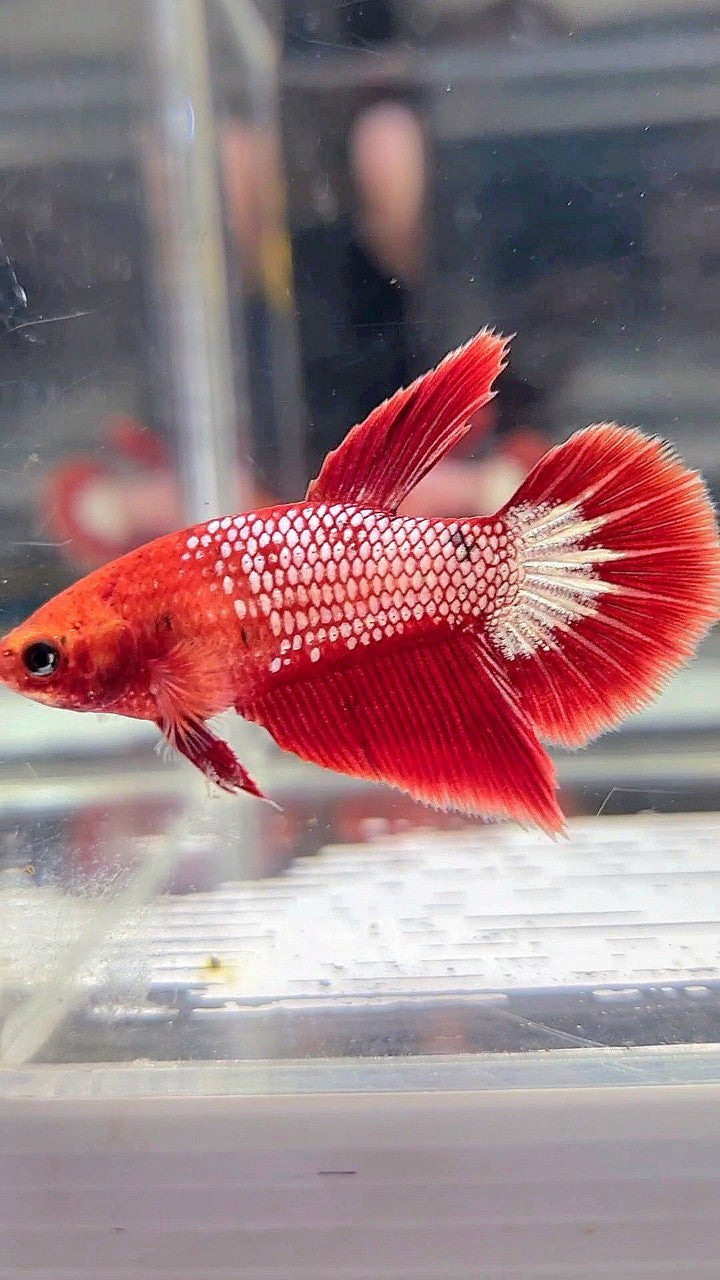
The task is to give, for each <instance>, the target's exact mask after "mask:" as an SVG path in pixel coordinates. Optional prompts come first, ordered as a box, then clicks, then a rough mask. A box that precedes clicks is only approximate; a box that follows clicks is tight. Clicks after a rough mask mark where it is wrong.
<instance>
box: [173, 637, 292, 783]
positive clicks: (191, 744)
mask: <svg viewBox="0 0 720 1280" xmlns="http://www.w3.org/2000/svg"><path fill="white" fill-rule="evenodd" d="M150 691H151V693H152V695H153V697H154V700H155V705H156V707H157V711H158V719H157V723H158V725H159V727H160V728H161V729H162V731H163V733H164V735H165V737H166V738H167V740H168V742H169V743H170V745H171V746H172V747H174V748H175V750H176V751H179V752H180V754H181V755H184V756H185V757H186V758H187V759H188V760H190V762H191V763H192V764H194V765H195V767H196V768H198V769H199V770H200V772H201V773H204V774H205V777H206V778H209V779H210V781H211V782H214V783H215V784H216V786H218V787H220V788H221V789H222V790H223V791H231V792H237V791H247V792H248V793H249V794H250V795H253V796H258V798H259V799H261V800H265V799H266V798H267V797H266V796H264V795H263V793H262V791H261V790H260V788H259V787H258V785H257V783H256V782H254V781H253V779H252V778H251V777H250V774H249V773H248V772H247V770H246V769H245V768H244V767H243V765H241V763H240V761H239V760H238V759H237V757H236V755H235V753H234V751H233V750H232V749H231V747H229V746H228V744H227V743H226V742H223V741H222V739H221V738H218V737H216V736H215V734H213V733H211V732H210V730H209V729H208V727H207V725H205V724H204V723H203V721H204V720H207V719H208V718H209V717H210V716H213V715H216V714H217V713H218V712H220V711H224V710H225V709H226V708H227V707H228V706H230V705H231V703H232V689H231V684H230V678H229V676H228V674H227V672H226V671H225V670H223V671H221V672H218V671H213V669H212V665H208V663H207V662H206V661H203V655H202V654H200V653H198V646H197V645H196V644H195V643H193V642H192V641H183V640H181V641H179V642H178V643H177V644H175V645H173V646H172V648H170V649H169V650H168V652H167V653H166V654H165V655H163V656H162V657H158V658H154V659H152V661H151V677H150Z"/></svg>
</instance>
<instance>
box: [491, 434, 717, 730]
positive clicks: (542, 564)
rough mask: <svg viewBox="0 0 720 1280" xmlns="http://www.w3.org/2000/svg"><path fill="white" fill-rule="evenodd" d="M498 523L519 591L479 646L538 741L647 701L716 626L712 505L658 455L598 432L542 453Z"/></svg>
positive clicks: (661, 449) (645, 441) (671, 458)
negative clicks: (503, 527)
mask: <svg viewBox="0 0 720 1280" xmlns="http://www.w3.org/2000/svg"><path fill="white" fill-rule="evenodd" d="M499 515H500V516H501V517H502V518H504V519H505V520H506V521H507V522H508V524H509V525H510V526H511V527H512V528H513V529H514V531H515V533H516V536H517V538H518V545H519V547H520V564H521V586H520V590H519V592H518V594H517V596H516V597H515V599H514V600H513V602H512V604H510V605H509V606H507V607H506V608H505V609H504V610H503V611H500V612H498V614H496V615H495V617H494V619H493V620H492V622H491V624H490V627H489V633H488V638H489V640H490V642H491V644H492V645H493V646H494V648H495V650H496V652H497V653H498V654H499V655H502V657H503V658H504V664H503V665H504V667H505V671H506V674H507V677H508V679H509V681H510V683H511V685H512V687H513V688H514V689H515V691H516V693H517V695H518V697H519V700H520V705H521V707H522V709H523V710H524V711H525V712H526V714H527V716H528V717H529V719H530V720H531V721H532V723H533V724H534V726H535V728H536V729H537V732H538V733H539V735H540V736H541V737H544V738H546V739H548V740H550V741H552V742H559V743H564V744H565V745H568V746H570V745H574V746H578V745H580V744H582V743H584V742H587V741H588V740H589V739H590V738H593V737H594V736H595V735H596V734H598V733H600V732H602V731H603V730H605V729H609V728H611V727H612V726H614V725H616V724H617V723H618V722H619V721H620V720H621V719H622V718H623V717H624V716H625V715H627V714H628V713H629V712H632V711H635V710H637V709H638V708H640V707H641V706H643V705H644V704H645V703H647V702H648V701H649V700H650V699H651V698H652V697H653V696H654V695H655V694H656V693H657V692H658V691H659V690H660V688H661V687H662V685H663V683H664V681H665V680H666V678H667V677H668V676H669V675H670V674H671V673H672V672H673V671H675V670H676V668H677V667H679V666H680V665H681V664H682V663H683V662H684V661H685V660H686V659H688V658H689V657H691V655H692V654H693V652H694V650H695V648H696V646H697V644H698V643H699V641H700V640H701V639H702V637H703V635H704V634H705V632H706V631H707V630H708V628H709V627H710V626H711V624H712V623H713V622H714V621H716V620H717V618H718V611H719V609H720V547H719V546H718V529H717V523H716V519H715V514H714V511H713V508H712V505H711V503H710V500H709V498H708V495H707V491H706V489H705V486H704V484H703V482H702V480H701V478H700V476H699V475H698V474H697V473H696V472H694V471H690V470H688V469H687V468H686V467H685V466H684V465H683V464H682V463H681V462H680V461H679V460H678V458H677V457H676V456H675V454H674V452H673V450H672V449H671V448H670V446H669V445H667V444H666V443H664V442H662V441H660V440H657V439H650V438H648V437H646V436H644V435H642V434H641V432H639V431H635V430H631V429H628V428H624V427H619V426H615V425H608V424H604V425H601V426H594V427H588V428H587V429H586V430H585V431H579V432H578V433H577V434H576V435H574V436H572V437H571V439H570V440H568V441H567V442H566V443H565V444H562V445H559V446H558V447H557V448H554V449H551V450H550V451H549V452H548V453H547V454H546V455H545V456H544V457H543V458H542V459H541V461H540V462H539V463H538V465H537V466H536V467H535V468H534V470H533V471H532V472H531V473H530V475H529V476H528V477H527V479H526V480H525V481H524V482H523V484H522V485H521V487H520V488H519V490H518V491H517V493H516V494H515V496H514V497H513V498H512V500H511V501H510V502H509V503H508V504H507V505H506V506H505V507H504V508H503V510H502V511H501V512H500V513H499Z"/></svg>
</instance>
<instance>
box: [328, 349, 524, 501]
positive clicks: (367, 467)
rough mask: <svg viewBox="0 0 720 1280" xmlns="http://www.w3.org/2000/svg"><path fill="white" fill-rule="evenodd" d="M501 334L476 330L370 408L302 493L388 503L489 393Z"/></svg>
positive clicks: (497, 369) (499, 361)
mask: <svg viewBox="0 0 720 1280" xmlns="http://www.w3.org/2000/svg"><path fill="white" fill-rule="evenodd" d="M507 345H508V344H507V340H506V339H505V338H500V337H498V336H497V335H496V334H493V333H489V332H488V331H487V330H483V331H482V332H481V333H479V334H477V336H476V337H474V338H472V339H471V341H470V342H468V343H466V344H465V346H464V347H459V348H458V350H457V351H453V352H451V353H450V355H448V356H446V357H445V359H444V360H443V361H441V363H440V364H439V365H438V366H437V368H436V369H431V370H430V372H429V373H425V374H423V376H422V377H420V378H417V379H416V380H415V382H413V383H411V384H410V386H409V387H405V388H403V389H402V390H401V391H397V392H396V393H395V395H394V396H392V397H391V399H390V400H386V401H385V402H384V403H383V404H381V405H379V406H378V408H377V409H374V410H373V412H372V413H371V414H370V416H369V417H367V418H366V419H365V421H364V422H361V423H359V424H358V425H357V426H356V427H353V429H352V431H350V432H349V433H348V435H347V436H346V438H345V440H344V441H343V443H342V444H341V445H340V447H339V448H338V449H336V450H335V451H334V452H333V453H329V454H328V456H327V457H326V459H325V461H324V463H323V465H322V469H321V471H320V474H319V476H318V477H317V479H316V480H313V481H312V483H311V484H310V487H309V489H308V493H307V496H308V498H309V499H311V500H312V501H313V502H352V503H357V504H359V505H363V504H364V505H366V506H369V507H382V508H384V509H385V510H388V511H394V510H396V509H397V507H398V506H399V505H400V503H401V502H402V500H403V498H404V497H405V496H406V495H407V494H408V493H409V492H410V490H411V489H413V488H414V486H415V485H416V484H417V483H418V481H419V480H422V478H423V476H424V475H426V473H427V472H428V471H429V470H430V469H431V467H434V466H435V463H436V462H439V461H440V459H441V458H442V457H443V455H444V454H446V453H447V452H448V450H449V449H452V448H453V446H454V445H456V444H457V443H458V441H459V440H461V439H462V437H463V436H464V435H465V432H466V431H467V429H468V427H469V425H470V419H471V418H472V415H473V414H474V413H476V412H477V410H478V409H481V408H482V406H483V405H484V404H487V402H488V400H490V399H492V394H493V393H492V391H491V388H492V385H493V382H494V381H495V379H496V378H497V376H498V374H499V373H501V372H502V370H503V369H504V367H505V364H506V357H507Z"/></svg>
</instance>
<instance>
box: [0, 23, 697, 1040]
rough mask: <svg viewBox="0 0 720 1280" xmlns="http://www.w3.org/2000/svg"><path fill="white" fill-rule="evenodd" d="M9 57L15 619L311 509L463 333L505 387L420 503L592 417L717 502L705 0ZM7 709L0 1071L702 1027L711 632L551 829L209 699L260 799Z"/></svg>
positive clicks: (254, 27) (0, 491)
mask: <svg viewBox="0 0 720 1280" xmlns="http://www.w3.org/2000/svg"><path fill="white" fill-rule="evenodd" d="M0 64H1V65H0V73H1V74H0V120H1V122H2V127H1V128H0V166H1V171H0V347H1V353H2V377H1V378H0V461H1V463H2V465H1V466H0V546H1V548H2V558H1V561H0V574H1V583H0V586H1V589H2V590H1V595H0V608H1V611H2V618H1V619H0V625H1V626H2V629H3V630H7V629H8V628H9V627H10V626H11V625H13V624H14V623H15V622H17V621H19V620H20V619H21V618H22V617H23V616H24V615H25V614H27V613H28V612H29V611H30V610H31V609H33V608H34V607H35V606H37V605H38V604H40V603H41V602H42V601H43V600H45V599H46V598H47V597H48V596H49V595H51V594H52V593H54V592H56V591H57V590H59V589H60V588H62V587H63V586H64V585H67V584H68V583H70V582H71V581H73V580H74V579H75V578H76V577H78V576H79V575H80V574H81V573H83V572H85V571H87V570H88V569H89V568H92V567H94V566H95V565H98V564H101V563H103V562H104V561H106V560H108V559H110V558H112V557H114V556H115V555H117V554H120V553H121V552H123V551H125V550H128V549H130V548H132V547H134V546H137V545H139V544H140V543H142V542H144V541H146V540H147V539H149V538H151V537H153V536H155V535H158V534H161V533H163V532H166V531H168V530H170V529H172V528H175V527H179V526H181V525H182V524H184V523H191V522H193V521H195V520H200V519H204V518H209V517H210V516H211V515H213V514H220V513H221V512H230V511H237V510H241V509H245V508H249V507H252V506H259V505H267V504H268V503H269V502H273V501H283V500H290V499H291V498H294V497H296V496H298V495H299V494H301V493H302V492H303V491H304V488H305V486H306V484H307V482H308V480H309V479H310V478H311V477H312V476H313V475H314V474H316V472H317V470H318V468H319V466H320V463H321V461H322V458H323V457H324V455H325V453H326V452H327V451H328V450H329V449H332V448H335V447H336V446H337V445H338V444H339V442H340V441H341V440H342V438H343V436H344V434H345V433H346V431H347V430H348V429H349V427H350V426H351V425H352V424H353V423H354V422H356V421H358V420H359V419H360V418H362V417H363V416H364V415H365V414H366V413H367V412H368V411H369V410H370V409H371V408H372V407H373V406H374V405H375V404H376V403H377V402H378V401H380V400H381V399H383V398H384V397H385V396H387V395H389V394H391V393H392V392H393V391H394V390H395V389H396V388H397V387H398V386H399V385H400V384H402V383H404V382H407V381H408V379H410V378H411V377H412V376H414V375H415V374H417V373H419V372H421V371H422V370H424V369H425V368H427V367H428V366H429V365H431V364H432V363H434V362H435V361H436V360H437V359H439V358H440V357H441V356H442V355H444V354H445V352H446V351H447V350H448V349H450V348H451V347H452V346H454V345H456V344H458V343H459V342H462V341H464V340H465V339H466V338H467V337H469V336H470V335H472V334H473V333H474V332H475V331H476V330H477V329H478V328H480V327H482V326H483V325H485V324H489V325H492V326H495V327H498V328H500V329H502V330H503V331H505V332H510V333H516V334H517V337H516V338H515V341H514V343H513V348H512V359H511V365H510V368H509V369H508V370H507V371H506V373H505V374H504V375H503V376H502V379H501V382H500V385H499V394H498V397H497V399H496V400H495V401H494V402H493V404H492V405H491V406H489V407H488V409H487V410H485V411H483V413H482V414H481V415H479V416H478V418H477V420H476V422H475V423H474V425H473V429H472V431H471V433H470V435H469V436H468V438H467V440H466V441H464V442H463V445H462V447H460V448H458V449H457V450H456V451H455V453H454V454H453V455H452V456H451V457H449V458H448V459H447V460H445V461H444V462H443V463H442V464H441V465H440V466H439V467H438V468H437V469H436V470H435V472H434V473H433V474H432V475H431V476H429V477H428V478H427V479H426V480H425V481H424V482H423V484H422V485H421V486H419V488H418V489H417V491H416V492H415V493H414V494H413V495H412V498H411V499H410V500H409V503H408V507H407V509H408V510H410V509H412V510H416V511H422V513H423V514H464V513H468V514H470V513H473V514H474V513H477V512H481V511H492V510H494V509H495V508H496V507H497V506H498V505H500V504H501V503H502V502H504V501H505V500H506V498H507V497H508V496H509V495H510V493H511V492H512V491H513V490H514V489H515V487H516V486H517V484H518V483H519V482H520V480H521V479H522V477H523V475H524V474H525V473H526V472H527V470H528V469H529V468H530V467H531V466H532V465H533V463H534V462H535V461H536V460H537V458H538V457H539V456H540V455H541V454H542V452H543V451H544V450H545V449H546V448H547V447H548V445H549V444H551V443H553V442H556V441H559V440H562V439H563V438H565V437H566V436H567V435H568V434H570V433H571V432H572V431H573V430H575V429H577V428H578V427H581V426H584V425H586V424H588V423H590V422H593V421H602V420H617V421H620V422H624V423H628V424H637V425H641V426H642V427H644V428H645V429H646V430H648V431H651V432H657V433H660V434H661V435H663V436H665V437H668V438H669V439H671V440H672V441H673V442H675V443H676V444H677V446H678V448H679V450H680V452H681V453H682V455H683V457H684V458H685V459H686V460H687V461H688V462H690V463H691V464H693V465H695V466H697V467H699V468H701V469H702V470H703V471H704V473H705V476H706V478H707V480H708V483H709V485H710V488H711V490H712V492H713V494H714V497H715V499H716V500H717V498H718V496H719V495H720V428H719V426H718V411H717V404H718V398H719V395H718V393H719V392H720V364H719V362H718V337H719V336H720V307H719V306H718V288H719V287H720V161H719V160H718V156H719V155H720V12H719V11H718V8H717V6H716V5H713V4H711V3H709V2H708V0H547V2H546V0H317V2H315V3H312V2H310V3H302V2H301V0H287V2H286V3H284V4H283V3H280V0H277V2H276V0H258V3H252V0H207V3H206V4H205V3H202V0H125V3H124V4H122V5H118V4H117V3H115V2H114V0H22V2H21V0H2V3H0ZM0 703H1V705H2V712H3V717H2V729H1V730H0V758H1V759H2V772H1V774H0V1022H2V1019H3V1018H4V1029H3V1038H2V1040H0V1060H4V1061H6V1062H8V1063H19V1062H24V1061H27V1060H29V1059H33V1058H35V1059H43V1060H49V1061H66V1060H73V1059H77V1058H80V1059H88V1058H95V1059H96V1060H102V1059H103V1058H105V1057H109V1058H114V1057H120V1058H123V1057H135V1056H150V1057H165V1058H174V1057H213V1056H216V1057H217V1056H220V1057H226V1056H234V1057H243V1056H248V1057H253V1058H257V1057H268V1056H270V1057H272V1056H280V1057H303V1056H318V1055H322V1054H327V1055H337V1054H345V1055H351V1056H352V1055H358V1054H359V1055H361V1056H362V1055H367V1054H374V1053H410V1052H420V1051H422V1052H434V1053H446V1052H453V1053H454V1052H458V1051H460V1050H463V1051H473V1052H478V1051H480V1050H491V1051H497V1050H508V1049H515V1050H517V1049H527V1048H534V1047H543V1048H551V1047H568V1046H570V1047H572V1046H575V1045H577V1046H586V1045H588V1044H590V1045H592V1044H639V1043H665V1042H677V1041H688V1040H713V1039H717V1031H718V1029H719V1028H720V1019H719V1017H718V1014H719V1013H720V999H719V997H718V990H719V988H718V986H717V983H718V980H720V950H719V942H720V928H719V927H718V923H717V921H716V920H715V919H714V918H713V915H716V914H717V912H716V911H715V912H713V911H712V910H711V911H710V912H708V903H713V902H714V903H717V901H718V900H719V899H718V889H719V888H720V846H719V844H718V836H719V835H720V825H718V820H717V811H718V808H719V807H720V644H719V641H718V637H717V635H715V636H711V637H710V638H709V640H708V642H707V643H706V645H705V647H704V649H703V651H702V652H701V654H700V656H699V658H698V660H697V661H696V663H695V664H694V665H693V666H692V667H691V668H690V669H689V670H688V671H686V672H683V673H681V675H680V676H678V677H677V678H676V680H674V681H673V683H672V685H671V686H670V688H669V689H668V690H667V692H666V693H665V694H664V695H663V697H662V698H661V699H660V700H659V701H658V703H657V704H656V705H655V706H654V707H653V708H651V709H650V710H648V711H647V712H645V713H643V714H642V715H640V716H636V717H634V718H633V719H631V720H630V721H629V722H628V723H627V725H626V726H625V727H624V728H623V730H622V731H620V732H618V733H616V734H614V735H612V736H610V737H608V738H606V739H603V740H601V741H600V742H599V743H598V744H596V745H595V746H593V748H591V749H589V750H587V751H585V752H583V753H581V754H579V755H571V754H570V753H562V752H558V753H557V756H558V769H559V775H560V780H561V784H562V797H561V799H562V803H563V805H564V808H565V810H566V812H567V813H568V814H569V815H575V816H576V817H577V819H578V822H577V823H576V824H575V825H574V826H573V828H572V830H573V833H574V834H573V835H572V837H571V842H570V845H569V846H568V847H567V848H565V847H563V848H552V847H551V846H549V845H548V844H547V842H545V843H543V841H542V840H541V838H540V837H531V836H526V835H525V834H524V833H522V832H513V831H510V830H508V829H507V828H503V827H500V826H498V827H486V828H484V829H483V830H482V831H473V830H472V829H471V828H470V827H469V825H468V824H467V823H465V822H463V821H461V820H459V819H456V818H454V817H452V816H445V817H444V816H443V815H438V814H434V813H430V812H429V811H426V810H423V809H421V808H420V807H418V806H416V805H413V804H412V803H410V802H409V801H407V800H405V799H403V798H402V797H399V796H397V795H395V794H391V793H389V792H385V791H382V790H380V789H378V788H371V787H365V786H362V785H359V784H357V783H352V782H350V781H349V780H347V779H344V778H341V777H337V776H335V775H328V774H324V773H321V772H320V771H319V770H313V769H311V768H310V767H307V766H304V765H302V764H300V762H298V761H295V760H294V759H290V758H288V757H285V756H282V755H281V753H280V752H279V751H278V750H277V749H276V748H275V747H274V746H273V745H272V744H271V743H269V742H268V740H267V738H266V737H265V736H264V735H261V734H258V733H256V732H254V731H252V730H251V729H250V728H249V727H246V726H243V725H242V724H240V723H231V724H230V725H229V726H228V729H227V731H228V733H229V734H231V735H232V737H233V741H234V742H235V743H236V745H237V748H238V751H239V752H240V754H241V755H242V758H243V760H244V761H245V762H246V763H247V764H248V766H249V767H251V768H252V769H253V771H254V772H256V773H260V774H261V776H262V780H263V783H264V787H265V790H267V791H269V792H270V793H271V794H272V795H273V796H274V797H275V798H276V799H278V800H280V801H281V802H282V804H283V813H282V814H280V815H276V814H271V813H270V812H269V811H268V812H265V811H262V812H259V811H258V809H259V806H253V805H252V803H251V802H247V801H246V799H245V797H241V798H240V800H232V801H228V800H226V799H222V798H217V797H213V798H210V797H209V796H208V794H207V792H206V791H205V789H204V785H203V784H202V783H201V782H199V780H198V779H197V778H196V777H194V776H190V771H189V768H188V767H187V766H185V765H173V764H169V763H167V762H165V761H162V760H160V759H158V758H157V757H156V754H155V753H154V745H155V736H156V735H155V734H154V732H153V731H152V730H150V729H146V727H145V726H142V725H133V724H131V723H130V722H126V723H124V722H120V721H117V722H114V721H109V722H105V723H101V722H100V721H99V719H98V718H96V717H94V716H73V715H72V714H69V713H68V714H64V713H61V712H57V711H46V710H45V709H43V708H40V707H34V706H33V705H32V704H30V703H28V702H24V701H20V700H19V699H16V698H11V697H10V695H0ZM598 815H601V817H600V818H598V820H597V821H595V819H596V817H597V816H598ZM623 993H625V994H624V995H623ZM376 997H378V998H379V1003H378V1002H377V1001H376V1000H375V998H376ZM374 1001H375V1002H374Z"/></svg>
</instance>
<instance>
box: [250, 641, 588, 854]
mask: <svg viewBox="0 0 720 1280" xmlns="http://www.w3.org/2000/svg"><path fill="white" fill-rule="evenodd" d="M239 710H241V713H242V714H243V715H244V716H246V718H248V719H251V720H254V721H256V722H257V723H259V724H262V725H264V726H265V728H266V729H268V730H269V732H270V733H271V734H272V736H273V737H274V738H275V740H276V741H277V742H278V744H279V745H280V746H281V747H283V748H285V749H286V750H287V751H292V752H294V753H295V754H296V755H299V756H301V757H302V758H303V759H305V760H310V761H313V762H314V763H316V764H319V765H322V766H324V767H325V768H328V769H335V770H337V771H339V772H342V773H347V774H350V775H352V776H355V777H361V778H367V779H372V780H376V781H381V782H387V783H390V784H391V785H392V786H395V787H399V788H400V789H401V790H403V791H407V792H409V793H410V795H412V796H414V797H415V798H416V799H418V800H421V801H423V802H424V803H425V804H429V805H431V806H433V807H435V808H438V809H449V808H452V809H457V810H459V811H460V812H463V813H466V814H470V815H489V814H495V815H506V816H508V817H512V818H515V819H516V820H518V821H520V822H534V823H537V824H538V825H539V826H541V827H544V828H545V829H546V830H548V831H553V832H556V831H559V830H560V829H561V828H562V825H563V817H562V813H561V811H560V809H559V807H558V803H557V800H556V796H555V779H554V771H553V767H552V763H551V761H550V759H549V757H548V755H547V754H546V752H545V751H544V749H543V747H542V746H541V745H540V742H539V741H538V739H537V737H536V735H535V731H534V729H533V728H532V726H531V725H530V723H529V721H528V720H527V719H526V718H525V717H524V716H523V714H522V712H521V711H520V708H519V705H518V701H517V698H516V696H515V694H514V693H513V691H512V690H511V688H510V686H509V685H508V684H507V681H506V680H505V678H504V676H503V674H502V672H501V669H500V666H499V664H498V663H497V662H496V661H495V659H494V658H493V657H492V655H491V654H490V653H489V651H488V650H487V649H486V647H485V646H484V645H483V643H482V642H481V641H480V640H478V639H477V638H476V637H474V636H472V635H471V634H470V633H467V632H466V633H463V634H462V635H454V636H453V635H449V636H447V637H446V638H444V639H442V640H433V641H431V642H428V643H423V644H418V645H415V646H403V647H401V646H397V647H394V648H393V649H391V650H389V651H386V652H384V653H372V652H366V653H364V654H363V655H362V656H360V655H358V656H357V657H355V658H354V660H353V662H352V663H347V662H346V663H345V664H344V665H338V666H336V667H334V668H330V669H329V670H328V671H327V672H326V673H323V674H319V675H317V676H316V675H313V676H311V677H308V678H307V679H304V680H295V681H292V682H288V683H287V684H286V685H278V686H276V688H275V689H273V690H272V691H271V692H270V693H268V694H267V695H265V697H263V698H262V699H260V700H259V701H258V702H256V703H255V704H253V705H252V706H250V707H243V708H241V709H240V708H239Z"/></svg>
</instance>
